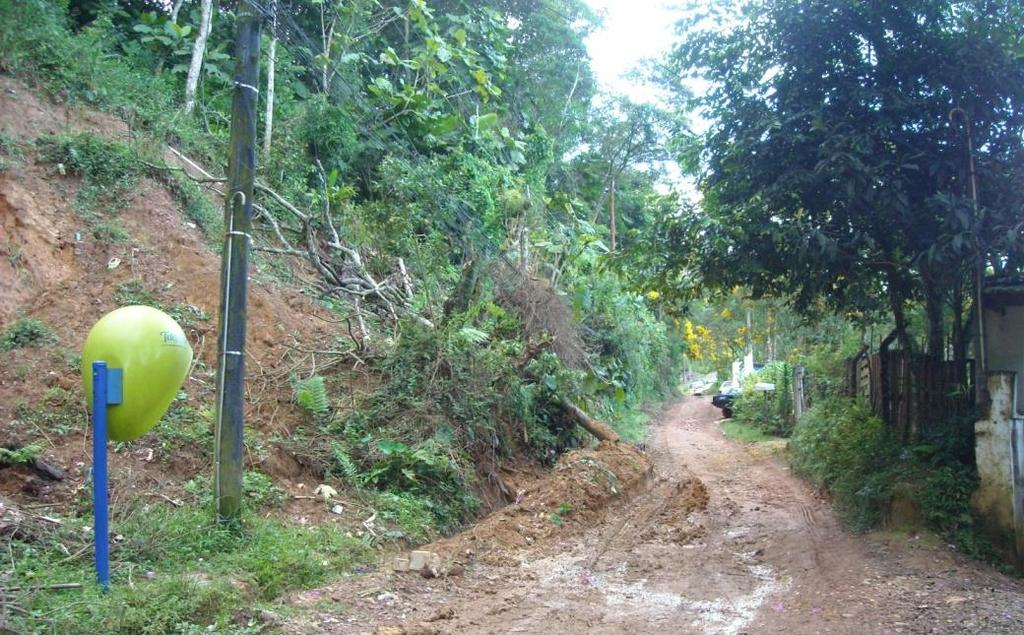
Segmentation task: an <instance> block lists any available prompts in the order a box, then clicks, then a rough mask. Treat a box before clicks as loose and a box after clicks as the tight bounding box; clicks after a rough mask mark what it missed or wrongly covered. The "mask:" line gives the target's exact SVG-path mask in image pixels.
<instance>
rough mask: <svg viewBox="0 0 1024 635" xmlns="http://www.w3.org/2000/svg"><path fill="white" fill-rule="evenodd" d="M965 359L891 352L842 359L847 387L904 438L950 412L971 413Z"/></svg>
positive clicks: (913, 436)
mask: <svg viewBox="0 0 1024 635" xmlns="http://www.w3.org/2000/svg"><path fill="white" fill-rule="evenodd" d="M972 375H973V373H971V372H970V368H969V365H968V364H962V363H957V362H947V361H943V360H941V359H937V358H935V357H932V356H930V355H921V354H914V353H905V352H903V351H891V352H888V353H884V354H883V353H876V354H875V355H862V356H859V357H854V358H852V359H849V360H847V381H846V384H847V392H848V394H849V395H850V396H860V397H863V398H864V399H865V400H866V401H867V402H868V403H869V404H871V409H872V411H873V412H874V413H875V414H876V415H878V417H879V418H881V419H882V420H883V421H885V422H887V423H888V424H889V425H890V426H891V427H892V429H893V430H894V431H896V432H897V434H898V435H899V437H900V438H901V439H902V440H903V441H911V440H915V439H918V438H920V437H921V435H922V434H924V433H926V432H927V431H928V430H930V429H931V428H932V427H933V426H936V425H938V424H940V423H941V422H943V421H945V420H948V418H949V417H950V416H954V415H966V414H968V413H970V411H971V408H972V407H973V403H974V390H973V387H972V386H971V377H972Z"/></svg>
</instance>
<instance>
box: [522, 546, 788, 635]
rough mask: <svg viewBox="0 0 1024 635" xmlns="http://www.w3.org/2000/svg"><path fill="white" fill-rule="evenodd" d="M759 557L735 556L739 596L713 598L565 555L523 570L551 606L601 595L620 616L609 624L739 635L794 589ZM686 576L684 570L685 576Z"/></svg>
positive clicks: (749, 555)
mask: <svg viewBox="0 0 1024 635" xmlns="http://www.w3.org/2000/svg"><path fill="white" fill-rule="evenodd" d="M754 559H755V555H754V553H747V554H736V564H737V566H738V568H740V569H741V570H742V571H744V573H743V574H741V575H742V576H743V579H742V580H738V581H737V583H736V585H735V586H736V591H737V592H736V593H734V594H730V595H728V597H722V598H716V599H712V600H708V599H697V598H693V597H687V596H686V595H684V594H680V593H673V592H668V591H658V590H655V589H652V588H650V583H649V581H648V580H646V579H642V580H639V581H628V580H626V565H625V563H622V564H621V565H619V566H618V567H616V568H615V569H613V570H610V571H603V572H594V571H590V570H589V569H587V568H586V561H585V559H582V558H577V557H573V556H571V555H568V554H566V555H561V556H556V557H552V558H544V559H542V560H537V561H534V562H530V563H523V568H524V569H526V570H528V571H530V572H532V573H533V574H534V575H536V576H537V582H538V583H539V588H538V589H537V590H536V594H537V596H541V597H546V602H548V603H550V602H556V603H559V604H561V602H559V601H558V600H557V599H556V598H557V596H558V594H567V593H574V592H577V591H578V592H584V591H586V590H587V589H588V588H591V589H594V590H596V591H598V592H599V593H601V595H602V596H603V597H604V599H605V603H606V605H607V608H609V609H611V612H612V614H613V615H614V618H615V619H611V620H608V619H607V618H606V623H619V622H627V623H628V622H642V623H644V624H647V625H649V626H654V625H656V624H659V623H663V624H666V625H668V624H671V623H673V622H675V623H676V624H678V623H679V622H681V621H686V622H688V623H689V625H690V627H691V628H693V629H694V630H695V631H697V632H701V633H709V634H710V633H714V634H718V635H738V634H739V633H741V632H743V630H744V628H745V627H746V626H747V625H748V624H749V623H750V621H751V620H752V619H753V618H754V616H755V615H756V614H757V611H758V609H760V608H761V606H763V605H764V603H765V602H766V601H767V599H768V598H769V597H771V596H772V595H774V594H776V593H782V592H784V591H786V589H787V588H788V587H789V583H788V581H787V580H782V579H779V578H778V577H777V576H776V575H775V571H774V569H772V567H770V566H768V565H765V564H758V563H756V562H754ZM685 575H686V574H685V573H683V572H680V577H684V576H685ZM745 588H746V589H749V590H743V589H745Z"/></svg>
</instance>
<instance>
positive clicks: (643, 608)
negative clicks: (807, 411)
mask: <svg viewBox="0 0 1024 635" xmlns="http://www.w3.org/2000/svg"><path fill="white" fill-rule="evenodd" d="M719 420H720V413H719V411H718V410H716V409H714V408H712V407H711V405H710V404H709V403H708V401H707V400H706V399H696V398H694V399H689V400H687V401H684V402H680V403H677V404H674V405H672V406H670V407H668V408H666V409H665V410H664V411H663V412H662V413H661V414H660V415H659V416H658V417H657V418H656V420H655V421H654V423H653V424H652V428H651V440H650V443H649V444H648V445H649V447H650V453H649V454H648V456H647V457H645V458H644V463H648V462H650V463H651V464H653V466H654V474H653V475H651V476H649V477H647V478H646V479H643V483H644V486H643V487H639V488H637V490H635V491H634V492H633V495H632V496H628V495H623V496H620V497H613V498H607V499H603V500H595V501H594V502H595V504H596V505H598V507H597V508H595V509H593V510H590V509H588V511H587V512H585V513H581V516H585V517H586V519H587V520H586V521H585V522H580V523H579V524H577V525H571V526H570V525H568V524H566V525H564V526H562V527H552V528H551V529H549V530H547V531H543V532H536V533H534V534H532V535H533V536H535V537H536V538H535V539H534V540H533V541H532V542H527V541H525V540H523V541H517V540H515V539H514V538H511V536H512V535H513V534H515V533H517V532H519V531H520V530H519V528H518V525H519V524H522V521H521V517H520V516H519V515H516V514H512V515H503V514H501V513H500V512H499V513H497V514H494V515H492V516H491V517H489V518H487V519H485V520H484V521H483V522H482V525H483V526H485V527H487V530H486V532H485V533H486V535H487V536H490V537H493V538H494V540H492V543H491V544H492V547H493V548H492V550H491V551H490V552H488V553H490V554H491V555H492V557H488V558H485V557H479V558H473V557H470V556H467V555H466V554H464V553H463V554H462V555H461V556H459V558H460V559H459V560H458V561H456V562H455V563H446V566H451V564H457V565H459V566H458V567H457V569H456V572H455V574H453V575H448V576H443V575H442V577H439V578H424V577H422V576H420V575H416V574H413V573H389V572H386V571H382V572H376V573H371V574H366V575H357V576H353V577H351V578H349V579H346V580H341V581H338V582H336V583H334V584H332V585H330V586H328V587H325V588H323V589H319V590H315V591H308V592H305V593H302V594H299V595H298V596H296V597H294V598H291V599H290V600H289V603H290V604H291V608H292V610H294V609H295V607H299V608H300V609H301V610H300V612H299V614H297V615H295V616H294V617H292V618H291V619H290V620H289V621H288V622H287V624H286V627H285V632H287V633H290V634H293V635H294V634H298V633H309V634H312V633H325V632H326V633H375V634H377V635H412V634H414V633H418V634H424V633H435V634H436V633H474V634H477V633H494V634H497V633H549V632H557V633H565V634H575V633H580V634H583V633H607V634H613V633H615V634H618V633H665V634H670V633H671V634H680V633H686V634H688V633H692V634H695V635H696V634H706V633H716V634H732V635H739V634H741V633H780V634H782V633H785V634H807V635H811V634H818V633H841V634H849V635H861V634H878V635H896V634H898V633H943V634H945V633H950V634H952V633H958V634H959V633H971V634H973V633H1007V634H1008V633H1019V632H1022V630H1024V618H1022V617H1021V616H1022V615H1024V584H1022V582H1021V581H1020V580H1019V579H1013V578H1009V577H1007V576H1005V575H1003V574H1001V573H999V572H997V571H995V570H994V569H992V568H991V567H989V566H987V565H985V564H982V563H978V562H975V561H971V560H969V559H967V558H964V557H963V556H960V555H958V554H956V553H955V552H952V551H950V550H949V549H947V548H944V547H943V546H941V545H935V544H932V545H931V546H927V545H926V544H925V543H926V542H927V541H925V540H922V539H918V538H917V537H915V536H906V535H900V534H891V533H890V534H877V535H869V536H858V535H854V534H851V533H849V532H848V531H847V530H845V529H844V528H843V527H842V526H841V525H840V523H839V522H838V520H837V518H836V516H835V514H834V513H833V512H832V510H831V509H830V508H829V507H828V504H827V502H825V501H823V500H821V499H820V498H819V497H818V496H817V495H816V493H815V492H814V491H813V490H812V489H811V488H810V487H809V486H808V485H807V484H806V483H804V482H802V481H800V480H799V479H797V478H796V477H794V476H793V475H792V474H790V473H789V471H788V469H787V468H786V466H785V464H784V463H783V462H782V461H781V460H779V458H777V457H775V456H773V455H771V454H770V453H766V452H764V451H763V450H762V449H759V448H757V447H756V446H747V445H743V444H740V443H738V442H735V441H731V440H729V439H727V438H725V437H724V436H723V434H722V431H721V429H720V427H719ZM552 478H553V479H554V480H555V481H557V479H558V477H557V476H553V477H552ZM552 486H553V487H557V485H555V484H552ZM570 489H571V488H570ZM531 491H535V492H538V493H540V492H545V491H548V484H546V483H538V484H537V485H536V486H535V487H533V488H532V489H531ZM585 500H587V499H585ZM536 509H548V508H547V506H546V505H538V506H537V507H536ZM495 524H504V525H506V527H505V528H504V529H498V528H496V527H494V525H495ZM529 528H530V525H529V524H527V525H526V530H527V535H531V534H529V533H528V532H529ZM473 532H474V530H473V529H470V530H469V531H467V532H465V533H464V534H463V535H462V536H457V537H455V538H454V544H456V545H458V546H459V547H460V548H461V547H462V546H463V545H467V544H469V545H472V544H473V543H474V542H479V541H473V540H469V539H468V538H469V537H470V536H472V535H473ZM506 537H508V538H506ZM524 543H525V544H524ZM446 544H448V543H447V542H441V543H438V544H437V545H435V547H433V548H436V549H438V550H440V549H441V548H443V547H444V546H445V545H446ZM469 548H470V549H472V547H469ZM498 555H500V556H501V557H497V556H498Z"/></svg>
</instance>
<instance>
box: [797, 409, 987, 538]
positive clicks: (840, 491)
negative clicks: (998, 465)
mask: <svg viewBox="0 0 1024 635" xmlns="http://www.w3.org/2000/svg"><path fill="white" fill-rule="evenodd" d="M966 430H967V428H966V427H965V425H964V424H963V422H962V421H958V420H956V419H954V420H951V421H950V422H948V425H940V426H937V427H936V429H935V430H934V431H933V432H932V433H931V434H930V435H929V438H927V439H924V440H922V441H921V442H919V443H917V444H916V445H913V446H909V447H901V446H900V445H899V444H898V443H897V442H896V441H895V439H894V438H893V436H892V434H891V433H890V431H889V430H888V429H887V428H886V426H885V424H884V423H883V422H882V421H881V420H880V419H878V418H877V417H875V416H874V415H873V414H871V412H870V410H869V408H868V407H867V405H866V404H864V403H863V402H861V401H858V400H852V399H845V398H830V399H826V400H824V401H821V402H819V403H818V404H816V405H815V406H813V407H812V408H811V409H809V410H808V411H807V412H806V413H805V414H804V416H803V417H801V418H800V421H798V422H797V425H796V429H795V430H794V432H793V437H792V439H791V440H790V449H791V461H792V463H793V467H794V470H795V471H796V472H797V473H798V474H800V475H801V476H803V477H805V478H807V479H808V480H809V481H811V482H812V483H814V484H815V485H817V486H819V487H822V488H823V489H826V490H828V491H829V492H830V493H831V495H832V497H833V500H834V501H835V505H836V508H837V510H838V511H839V513H840V515H841V516H842V518H843V519H844V520H845V521H846V523H847V524H848V525H849V526H850V527H851V528H853V529H855V530H858V531H862V530H866V529H870V528H872V527H875V526H877V525H878V524H879V523H880V522H881V521H882V520H883V519H884V517H885V514H886V513H887V511H888V507H889V503H890V501H891V500H892V498H893V493H894V491H895V489H896V488H901V489H905V490H906V491H908V492H910V493H911V496H912V497H913V499H914V501H915V502H916V503H917V505H918V507H919V509H920V511H921V521H922V523H923V525H924V526H925V527H926V528H928V529H931V530H933V531H935V532H937V533H938V534H940V535H941V536H943V537H944V538H945V539H946V540H948V541H950V542H951V543H952V544H954V545H956V546H957V547H958V548H960V549H961V550H962V551H964V552H966V553H969V554H973V555H983V556H984V555H986V554H987V553H988V552H989V551H990V549H991V547H990V546H989V545H988V544H987V542H986V541H985V540H983V539H982V538H981V534H980V533H979V532H977V531H976V526H975V519H974V518H973V516H972V513H971V504H970V502H971V495H972V494H973V492H974V490H975V489H976V487H977V475H976V473H975V471H974V467H973V457H971V456H970V452H969V449H968V450H965V448H964V441H963V440H964V439H966V438H968V437H969V436H970V435H969V434H968V433H966V432H965V431H966Z"/></svg>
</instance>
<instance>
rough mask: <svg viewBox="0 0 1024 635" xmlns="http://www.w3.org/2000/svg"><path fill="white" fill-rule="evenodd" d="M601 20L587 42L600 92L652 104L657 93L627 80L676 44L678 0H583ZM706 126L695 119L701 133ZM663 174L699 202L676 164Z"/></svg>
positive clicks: (638, 81) (642, 83)
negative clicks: (648, 61)
mask: <svg viewBox="0 0 1024 635" xmlns="http://www.w3.org/2000/svg"><path fill="white" fill-rule="evenodd" d="M586 2H587V4H589V5H590V6H591V7H592V8H593V9H594V10H595V11H597V12H598V13H599V14H600V15H602V16H603V18H604V20H603V25H602V26H601V28H599V29H597V30H596V31H595V32H594V33H592V34H591V35H590V37H589V38H587V51H588V52H589V53H590V60H591V64H590V65H591V68H593V69H594V74H595V75H596V76H597V81H598V84H599V85H600V88H601V89H603V90H604V91H607V92H609V93H617V94H621V95H626V96H627V97H629V98H630V99H632V100H633V101H637V102H645V103H657V102H658V101H659V93H660V92H661V91H660V89H659V88H658V87H656V86H654V85H652V84H650V83H648V82H645V81H643V78H642V77H633V78H631V77H627V75H628V74H629V73H630V72H631V71H634V70H637V69H638V67H639V66H640V65H642V64H643V63H644V62H645V61H646V60H655V61H660V60H662V59H664V58H665V56H666V55H668V53H669V51H670V50H671V49H672V44H673V43H674V42H675V40H676V30H675V23H676V22H677V21H678V20H679V18H680V17H682V16H681V15H680V14H681V12H680V10H679V9H677V8H674V7H677V6H678V4H679V0H586ZM705 126H706V123H704V122H700V121H697V122H695V127H696V128H698V129H703V128H704V127H705ZM663 167H664V168H665V170H666V176H667V177H668V180H669V182H670V183H672V184H673V185H674V187H675V189H676V191H677V192H679V193H680V194H681V195H682V196H683V197H684V198H685V199H688V200H690V201H696V200H697V199H698V198H699V194H698V193H697V189H696V186H695V184H694V181H693V179H692V178H690V177H686V176H684V175H682V174H681V173H680V171H679V168H678V166H677V165H676V164H675V162H668V163H667V164H665V165H664V166H663Z"/></svg>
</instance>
